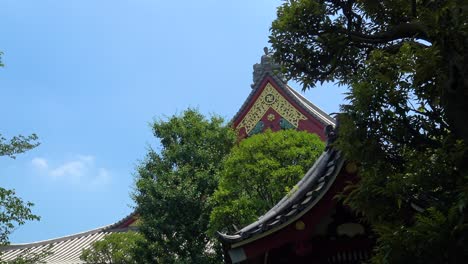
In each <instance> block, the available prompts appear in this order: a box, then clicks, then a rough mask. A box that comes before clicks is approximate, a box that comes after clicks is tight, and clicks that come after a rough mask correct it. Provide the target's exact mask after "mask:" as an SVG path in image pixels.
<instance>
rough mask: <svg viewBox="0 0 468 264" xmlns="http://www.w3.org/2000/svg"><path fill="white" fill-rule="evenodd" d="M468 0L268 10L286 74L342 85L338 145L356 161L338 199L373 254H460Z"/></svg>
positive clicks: (466, 181)
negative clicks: (370, 237) (372, 243)
mask: <svg viewBox="0 0 468 264" xmlns="http://www.w3.org/2000/svg"><path fill="white" fill-rule="evenodd" d="M466 21H468V3H467V1H457V0H453V1H451V0H447V1H437V0H435V1H416V0H413V1H370V0H369V1H332V0H330V1H325V0H322V1H308V0H290V1H286V2H285V3H284V4H283V5H282V6H280V7H279V8H278V18H277V19H276V20H275V21H274V22H273V24H272V29H271V32H272V33H271V37H270V42H271V43H272V47H273V50H274V55H273V56H274V58H275V59H276V60H277V61H278V62H280V63H282V65H283V66H284V70H285V74H286V75H287V76H288V77H290V78H293V79H295V80H298V81H300V82H302V83H303V84H304V88H308V87H313V86H314V85H315V83H316V82H325V81H332V82H338V83H339V84H342V85H346V86H348V87H349V91H348V97H347V100H348V101H347V104H346V105H344V106H342V111H343V115H341V116H340V125H341V127H340V131H339V134H340V137H339V139H338V142H337V146H338V147H339V148H340V149H342V150H343V151H344V153H345V154H346V156H347V157H348V159H353V160H356V161H358V162H360V164H361V166H360V172H359V173H360V178H361V180H360V182H359V183H358V184H357V185H354V186H350V188H351V193H350V195H349V196H347V197H346V202H347V203H348V204H349V205H351V207H352V208H354V209H355V210H356V211H358V212H360V213H362V214H363V215H364V217H365V218H366V219H367V220H368V221H370V222H371V224H372V225H373V227H374V230H375V232H376V233H377V235H378V244H377V247H376V251H375V257H374V258H373V261H374V262H375V263H459V261H460V260H461V259H466V257H468V233H467V224H468V222H467V212H466V204H467V203H468V163H467V162H466V161H467V160H468V155H467V153H468V150H467V142H468V126H467V125H466V117H467V116H468V81H467V79H466V78H467V77H466V76H468V57H467V54H468V53H467V50H468V49H467V47H468V41H467V40H468V24H467V23H466Z"/></svg>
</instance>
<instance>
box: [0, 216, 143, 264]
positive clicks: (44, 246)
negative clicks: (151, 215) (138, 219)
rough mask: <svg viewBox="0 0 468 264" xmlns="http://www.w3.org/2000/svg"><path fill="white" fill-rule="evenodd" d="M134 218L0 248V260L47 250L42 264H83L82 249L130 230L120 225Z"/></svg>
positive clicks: (129, 217) (8, 259) (130, 217)
mask: <svg viewBox="0 0 468 264" xmlns="http://www.w3.org/2000/svg"><path fill="white" fill-rule="evenodd" d="M134 216H135V213H132V214H130V215H128V216H127V217H125V218H123V219H122V220H120V221H118V222H116V223H114V224H111V225H107V226H104V227H100V228H96V229H93V230H89V231H85V232H81V233H78V234H74V235H69V236H64V237H60V238H55V239H49V240H44V241H39V242H33V243H27V244H12V245H8V246H5V247H2V248H0V254H1V255H0V258H1V260H3V261H11V260H14V259H16V258H18V257H19V256H23V257H24V256H27V255H29V254H38V253H40V252H43V251H44V250H47V251H49V252H51V254H50V255H48V256H47V257H45V258H44V262H45V263H47V264H59V263H60V264H82V263H84V262H83V261H81V260H80V255H81V252H82V250H83V249H85V248H88V247H90V246H91V244H92V243H94V242H96V241H99V240H101V239H103V238H104V237H105V236H106V235H108V234H111V233H115V232H125V231H128V230H129V229H132V228H131V227H128V226H127V227H123V228H122V225H124V224H125V223H127V222H128V221H129V220H131V219H132V218H133V217H134Z"/></svg>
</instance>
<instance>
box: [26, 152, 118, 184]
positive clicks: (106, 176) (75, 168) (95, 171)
mask: <svg viewBox="0 0 468 264" xmlns="http://www.w3.org/2000/svg"><path fill="white" fill-rule="evenodd" d="M31 163H32V165H33V167H34V168H35V169H36V170H38V171H39V172H40V173H41V174H45V175H47V176H49V177H50V178H52V179H54V180H61V181H66V182H71V183H73V184H83V185H89V186H98V185H99V186H101V185H106V184H108V183H110V181H111V174H110V172H109V171H108V170H107V169H105V168H102V167H97V166H96V165H95V158H94V156H91V155H77V156H76V157H75V158H74V159H72V160H69V161H66V162H64V163H62V164H60V165H58V166H49V162H48V161H47V160H46V159H44V158H34V159H33V160H32V161H31Z"/></svg>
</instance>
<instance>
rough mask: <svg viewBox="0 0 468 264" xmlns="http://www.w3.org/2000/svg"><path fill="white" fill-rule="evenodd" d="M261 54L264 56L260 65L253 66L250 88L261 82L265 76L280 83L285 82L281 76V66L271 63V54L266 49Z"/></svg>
mask: <svg viewBox="0 0 468 264" xmlns="http://www.w3.org/2000/svg"><path fill="white" fill-rule="evenodd" d="M263 52H264V53H265V55H263V56H262V59H261V61H260V63H255V64H254V66H253V69H254V71H253V82H254V83H253V84H252V85H251V87H252V88H254V87H255V85H256V84H257V83H258V82H261V81H262V80H263V78H264V77H265V74H267V73H268V74H269V75H270V76H272V77H273V76H274V77H277V78H278V79H279V80H280V81H282V82H285V83H286V81H285V80H284V77H283V76H282V74H281V66H280V65H279V64H277V63H275V62H274V61H273V58H272V57H271V52H270V50H269V49H268V47H264V48H263Z"/></svg>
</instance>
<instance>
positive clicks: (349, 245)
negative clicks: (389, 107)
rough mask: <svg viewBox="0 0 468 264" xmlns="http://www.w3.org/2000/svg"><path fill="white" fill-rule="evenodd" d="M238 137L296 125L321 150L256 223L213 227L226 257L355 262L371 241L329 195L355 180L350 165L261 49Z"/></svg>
mask: <svg viewBox="0 0 468 264" xmlns="http://www.w3.org/2000/svg"><path fill="white" fill-rule="evenodd" d="M233 125H234V127H235V129H236V130H237V131H238V133H239V136H240V138H245V137H248V136H250V135H253V134H256V133H261V132H262V131H264V130H265V129H271V130H273V131H277V130H280V129H297V130H303V131H308V132H310V133H315V134H317V135H319V136H320V138H321V139H322V140H327V148H326V149H325V150H324V152H323V154H322V155H321V156H320V157H319V158H318V160H317V161H316V162H315V164H313V165H311V168H310V169H309V171H308V172H307V173H306V175H305V176H304V177H303V178H302V179H301V180H300V181H299V182H298V183H297V184H296V186H295V187H294V188H292V191H291V192H290V193H288V195H286V196H285V197H284V198H283V199H282V200H281V201H279V202H278V203H277V204H276V205H275V206H273V207H272V208H271V209H270V210H269V211H268V212H266V213H265V214H264V215H263V216H260V217H259V218H258V220H257V221H255V222H254V223H251V224H249V225H247V226H246V227H244V228H242V229H240V230H239V231H237V232H236V233H234V234H223V233H219V234H218V235H219V239H220V241H221V242H222V244H223V248H224V254H225V262H226V263H264V264H265V263H361V262H363V261H364V260H366V259H368V258H369V256H370V251H371V249H372V245H373V244H374V239H373V238H372V233H371V231H370V228H369V226H368V225H366V224H364V223H361V222H360V221H359V220H358V218H357V217H356V216H355V215H353V213H351V211H350V210H349V209H348V208H347V207H346V206H344V205H342V204H341V203H340V202H338V201H337V200H336V199H335V196H336V195H337V194H340V193H342V192H343V190H344V187H345V185H346V184H347V183H348V182H350V181H355V180H356V179H357V177H356V175H355V173H356V171H357V168H356V165H355V164H354V163H352V162H347V161H346V160H345V159H344V157H343V156H342V155H341V153H340V152H339V151H337V150H335V149H333V148H332V147H331V146H330V143H332V142H333V140H334V139H335V138H336V136H337V135H336V130H335V125H336V122H335V120H334V119H333V118H332V117H330V116H329V115H327V114H326V113H324V112H323V111H322V110H320V109H319V108H318V107H317V106H315V105H314V104H313V103H311V102H309V101H308V100H307V99H306V98H304V97H303V96H302V95H301V94H300V93H298V92H297V91H295V90H294V89H293V88H291V87H290V86H288V85H287V83H286V82H285V80H284V79H283V78H282V77H281V75H280V74H279V73H278V67H277V66H275V65H274V64H273V63H272V62H271V59H270V57H269V56H268V55H264V56H262V60H261V63H260V64H256V65H254V84H253V85H252V91H251V93H250V95H249V97H248V98H247V100H246V101H245V103H244V104H243V105H242V107H241V109H240V110H239V112H238V113H237V114H236V116H235V117H234V119H233Z"/></svg>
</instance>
